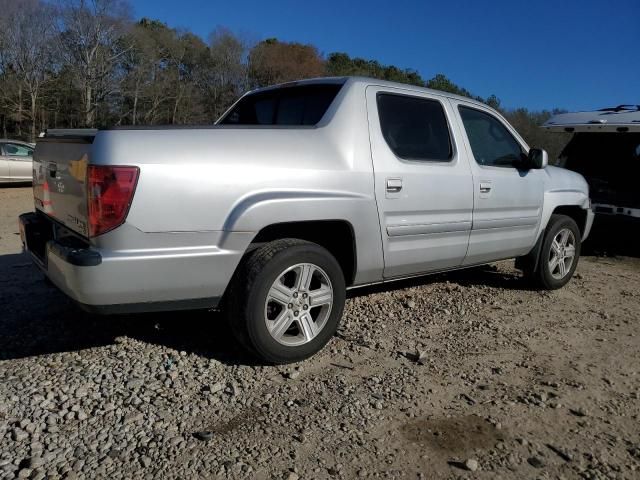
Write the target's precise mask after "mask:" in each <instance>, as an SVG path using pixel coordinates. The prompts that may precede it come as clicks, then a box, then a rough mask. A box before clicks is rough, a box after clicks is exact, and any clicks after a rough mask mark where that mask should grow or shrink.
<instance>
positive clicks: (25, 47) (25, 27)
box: [1, 0, 55, 141]
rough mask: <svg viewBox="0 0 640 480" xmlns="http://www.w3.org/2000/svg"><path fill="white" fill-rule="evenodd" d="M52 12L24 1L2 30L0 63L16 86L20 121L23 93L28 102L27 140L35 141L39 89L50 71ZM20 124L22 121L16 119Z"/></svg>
mask: <svg viewBox="0 0 640 480" xmlns="http://www.w3.org/2000/svg"><path fill="white" fill-rule="evenodd" d="M53 18H54V16H53V10H52V8H51V7H50V6H49V5H48V4H43V3H42V2H40V1H39V0H24V1H23V2H21V5H20V7H19V8H16V9H14V10H12V11H11V13H10V14H9V16H8V17H7V20H8V21H7V22H6V25H5V26H4V29H3V37H4V45H3V48H2V50H1V51H2V56H1V58H2V63H3V65H4V67H3V69H4V70H5V72H7V71H12V72H13V74H14V76H15V80H16V82H17V85H16V88H17V89H18V96H17V99H16V103H17V105H16V106H17V111H18V113H19V116H20V117H21V116H22V115H21V113H22V108H23V107H22V105H23V98H22V96H23V93H24V94H25V95H26V96H27V100H28V115H29V119H30V120H31V129H30V138H31V140H32V141H33V140H34V139H35V138H36V124H37V121H38V114H39V112H38V109H39V104H38V102H39V100H40V94H41V91H42V86H43V85H44V84H45V82H46V81H47V80H48V79H49V77H50V73H51V71H52V58H53V50H52V43H53V39H54V34H55V30H54V23H53ZM19 120H21V118H19Z"/></svg>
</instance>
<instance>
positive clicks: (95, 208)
mask: <svg viewBox="0 0 640 480" xmlns="http://www.w3.org/2000/svg"><path fill="white" fill-rule="evenodd" d="M139 174H140V169H139V168H138V167H122V166H117V167H114V166H102V165H89V168H88V170H87V191H88V201H89V236H90V237H96V236H98V235H101V234H103V233H106V232H108V231H109V230H113V229H114V228H116V227H118V226H120V225H122V224H123V223H124V221H125V219H126V218H127V213H129V207H130V206H131V201H132V200H133V193H134V192H135V190H136V184H137V182H138V175H139Z"/></svg>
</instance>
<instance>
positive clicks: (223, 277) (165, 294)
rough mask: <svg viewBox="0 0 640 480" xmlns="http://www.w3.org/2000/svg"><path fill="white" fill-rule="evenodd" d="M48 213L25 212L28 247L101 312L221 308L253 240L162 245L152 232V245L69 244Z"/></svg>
mask: <svg viewBox="0 0 640 480" xmlns="http://www.w3.org/2000/svg"><path fill="white" fill-rule="evenodd" d="M42 217H43V216H42V215H39V214H35V213H30V214H24V215H21V216H20V225H21V226H20V231H21V236H22V239H23V244H24V248H25V250H26V251H28V252H29V253H30V254H31V257H32V258H33V260H34V263H35V264H36V265H37V266H38V267H39V268H40V269H41V270H42V271H43V272H44V274H45V275H46V276H47V277H48V278H49V279H50V280H51V282H52V283H53V284H54V285H55V286H56V287H58V288H59V289H60V290H61V291H62V292H64V293H65V294H66V295H67V296H69V297H70V298H71V299H72V300H74V301H75V302H77V303H78V304H79V305H80V306H81V307H82V308H84V309H85V310H88V311H91V312H96V313H105V314H110V313H133V312H150V311H165V310H184V309H193V308H211V307H215V306H217V304H218V302H219V300H220V298H221V297H222V295H223V293H224V291H225V289H226V286H227V283H228V281H229V279H230V278H231V276H232V275H233V272H234V271H235V268H236V266H237V265H238V263H239V261H240V259H241V258H242V254H243V253H244V251H245V248H246V245H245V243H246V244H247V245H248V243H249V242H250V237H249V236H248V235H247V234H237V235H236V234H229V235H226V236H225V238H226V242H225V245H226V246H227V248H221V247H219V246H217V245H198V246H194V245H189V246H187V247H175V246H172V247H170V248H159V247H158V246H157V245H155V246H153V247H152V246H151V244H153V243H154V242H153V240H154V238H153V234H149V236H150V237H151V238H150V239H149V242H148V243H149V244H150V246H149V248H142V249H136V250H108V249H101V248H95V247H93V246H86V247H82V248H78V247H76V246H70V245H68V244H65V242H64V239H62V240H60V239H56V238H47V233H46V231H47V229H48V228H49V229H51V222H50V221H49V220H48V219H47V218H46V217H45V218H42ZM47 224H49V225H47ZM177 235H179V236H180V237H184V236H187V235H188V234H186V233H183V234H177ZM172 240H173V241H174V242H175V241H176V240H179V239H176V238H172ZM189 241H190V242H191V243H193V241H192V239H189ZM178 243H179V242H178ZM187 243H188V242H187Z"/></svg>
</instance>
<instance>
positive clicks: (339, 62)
mask: <svg viewBox="0 0 640 480" xmlns="http://www.w3.org/2000/svg"><path fill="white" fill-rule="evenodd" d="M326 72H327V75H329V76H332V77H346V76H361V77H371V78H379V79H381V80H389V81H392V82H399V83H408V84H411V85H418V86H421V87H423V86H424V85H425V82H424V80H423V79H422V77H421V76H420V74H419V73H418V72H416V71H415V70H411V69H401V68H398V67H396V66H395V65H381V64H380V63H379V62H378V61H376V60H365V59H363V58H357V57H356V58H351V57H350V56H349V55H347V54H346V53H342V52H336V53H331V54H329V56H328V57H327V61H326Z"/></svg>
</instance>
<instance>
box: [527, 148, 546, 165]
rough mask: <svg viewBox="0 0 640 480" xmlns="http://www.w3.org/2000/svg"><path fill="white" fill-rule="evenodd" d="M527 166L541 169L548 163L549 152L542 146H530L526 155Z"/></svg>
mask: <svg viewBox="0 0 640 480" xmlns="http://www.w3.org/2000/svg"><path fill="white" fill-rule="evenodd" d="M527 160H528V162H527V163H528V164H529V168H532V169H535V170H541V169H543V168H545V167H546V166H547V165H549V154H548V153H547V151H546V150H543V149H542V148H532V149H530V150H529V155H528V156H527Z"/></svg>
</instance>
